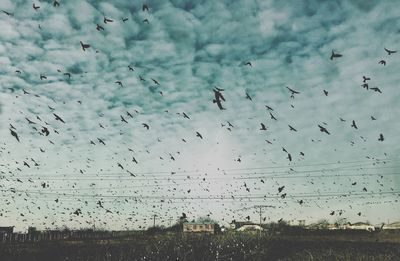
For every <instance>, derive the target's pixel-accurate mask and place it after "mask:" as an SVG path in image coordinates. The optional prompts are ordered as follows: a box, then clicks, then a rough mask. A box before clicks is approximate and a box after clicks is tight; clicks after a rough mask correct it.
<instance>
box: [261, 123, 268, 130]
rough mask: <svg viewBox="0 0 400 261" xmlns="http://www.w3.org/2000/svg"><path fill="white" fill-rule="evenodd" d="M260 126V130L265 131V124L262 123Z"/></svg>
mask: <svg viewBox="0 0 400 261" xmlns="http://www.w3.org/2000/svg"><path fill="white" fill-rule="evenodd" d="M260 124H261V128H260V130H267V128H266V127H265V124H264V123H262V122H261V123H260Z"/></svg>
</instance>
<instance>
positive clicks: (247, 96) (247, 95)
mask: <svg viewBox="0 0 400 261" xmlns="http://www.w3.org/2000/svg"><path fill="white" fill-rule="evenodd" d="M246 99H248V100H250V101H252V99H251V97H250V95H249V94H248V93H247V92H246Z"/></svg>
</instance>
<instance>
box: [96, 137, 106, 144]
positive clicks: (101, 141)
mask: <svg viewBox="0 0 400 261" xmlns="http://www.w3.org/2000/svg"><path fill="white" fill-rule="evenodd" d="M97 140H98V141H99V142H100V143H101V144H103V145H106V143H105V142H104V140H102V139H100V138H97Z"/></svg>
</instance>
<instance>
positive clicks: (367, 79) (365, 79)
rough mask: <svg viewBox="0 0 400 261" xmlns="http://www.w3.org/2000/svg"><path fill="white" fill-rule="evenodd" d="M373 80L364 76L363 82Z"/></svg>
mask: <svg viewBox="0 0 400 261" xmlns="http://www.w3.org/2000/svg"><path fill="white" fill-rule="evenodd" d="M369 80H371V78H370V77H367V76H363V83H366V82H367V81H369Z"/></svg>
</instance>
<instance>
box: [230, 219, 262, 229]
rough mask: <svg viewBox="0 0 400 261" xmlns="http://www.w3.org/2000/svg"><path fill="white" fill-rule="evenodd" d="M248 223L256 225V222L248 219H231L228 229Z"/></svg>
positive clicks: (237, 227)
mask: <svg viewBox="0 0 400 261" xmlns="http://www.w3.org/2000/svg"><path fill="white" fill-rule="evenodd" d="M248 225H257V224H254V223H253V222H250V221H236V220H233V221H232V222H231V223H230V224H229V227H230V229H239V228H241V227H242V226H248Z"/></svg>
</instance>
